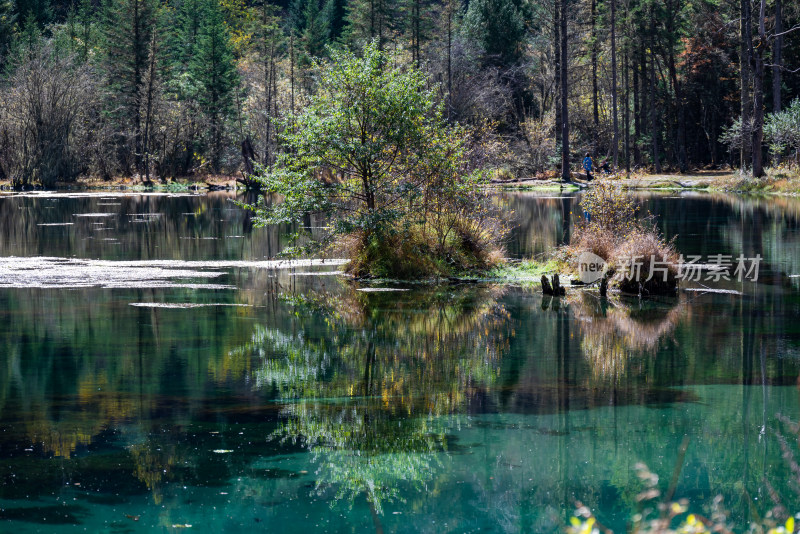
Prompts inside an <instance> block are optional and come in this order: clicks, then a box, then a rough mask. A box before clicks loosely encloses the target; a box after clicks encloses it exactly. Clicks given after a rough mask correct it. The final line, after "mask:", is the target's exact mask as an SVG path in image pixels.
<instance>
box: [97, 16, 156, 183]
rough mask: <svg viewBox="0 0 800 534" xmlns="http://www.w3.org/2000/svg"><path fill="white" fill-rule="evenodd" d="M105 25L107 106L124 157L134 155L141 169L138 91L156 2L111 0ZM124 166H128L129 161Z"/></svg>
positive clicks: (103, 44)
mask: <svg viewBox="0 0 800 534" xmlns="http://www.w3.org/2000/svg"><path fill="white" fill-rule="evenodd" d="M102 26H103V27H102V43H101V44H102V49H103V50H104V52H105V55H106V57H105V61H104V62H103V68H104V70H105V74H106V83H107V87H108V99H107V105H108V108H109V112H110V113H111V114H112V116H113V117H114V118H115V119H116V122H117V128H118V132H119V133H120V135H121V137H122V138H123V140H124V145H125V146H124V150H123V152H125V153H126V154H125V159H126V160H129V158H130V157H131V156H132V160H133V164H134V168H135V169H136V170H137V171H141V164H142V154H143V146H142V128H141V113H140V109H139V108H140V104H139V93H140V91H141V88H142V79H143V77H144V75H145V71H146V68H147V59H148V55H149V48H150V36H151V33H152V31H153V28H154V26H155V5H154V2H153V0H108V2H107V4H106V5H105V9H104V12H103V21H102ZM124 166H125V167H129V164H126V165H124ZM126 170H130V169H126Z"/></svg>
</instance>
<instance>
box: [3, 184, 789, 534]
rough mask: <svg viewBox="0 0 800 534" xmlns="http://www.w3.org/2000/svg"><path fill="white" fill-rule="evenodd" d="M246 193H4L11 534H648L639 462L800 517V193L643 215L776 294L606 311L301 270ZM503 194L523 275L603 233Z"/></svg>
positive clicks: (550, 202) (708, 502)
mask: <svg viewBox="0 0 800 534" xmlns="http://www.w3.org/2000/svg"><path fill="white" fill-rule="evenodd" d="M231 198H232V197H231V196H230V195H228V194H223V193H214V194H209V195H190V194H173V195H170V194H138V193H122V192H121V193H111V192H103V193H90V194H89V193H87V194H78V193H74V194H72V193H63V194H53V193H48V194H20V195H10V194H6V195H0V457H1V458H2V462H1V463H0V525H2V527H1V528H0V530H2V531H7V532H15V533H18V534H22V533H27V532H48V533H51V532H53V533H57V532H78V531H80V532H83V531H88V532H114V533H122V532H153V531H162V532H175V531H183V529H188V530H186V531H187V532H252V531H254V530H255V531H279V532H287V533H291V532H302V533H308V532H337V533H338V532H342V533H344V532H368V531H371V532H437V533H438V532H558V531H562V530H563V528H564V526H565V525H566V524H568V521H569V518H570V517H571V516H572V515H573V513H574V511H575V509H576V508H577V507H578V506H580V505H581V504H582V505H585V506H587V507H589V508H590V509H591V510H592V511H593V512H594V513H595V514H596V516H597V518H598V519H599V520H600V521H601V522H602V523H603V524H604V525H606V526H607V527H609V528H611V529H613V530H614V531H616V532H622V531H624V530H625V528H626V524H627V523H628V522H629V521H630V518H631V516H632V515H633V514H634V513H636V512H637V511H639V510H640V508H641V507H642V506H643V504H642V503H640V502H639V501H638V500H637V495H639V494H640V492H642V491H643V490H644V489H645V485H644V483H643V482H642V480H641V479H640V478H639V477H638V476H637V465H638V464H640V463H641V464H644V465H646V466H647V467H648V468H649V470H650V471H651V472H652V473H653V474H655V475H657V477H658V480H657V482H655V481H654V483H655V484H656V487H657V488H659V489H660V491H661V493H662V495H663V494H664V493H667V492H669V491H674V498H675V499H679V498H685V499H688V503H689V508H690V511H694V512H696V513H701V514H705V515H711V513H712V507H713V506H715V502H716V503H717V504H716V505H717V506H721V507H723V508H724V509H725V510H726V512H727V514H728V516H729V521H730V522H731V523H732V524H736V525H739V527H740V528H739V530H742V528H741V527H743V526H746V525H747V523H748V521H749V518H751V517H753V516H761V517H763V516H764V515H766V514H767V513H768V512H770V511H772V510H775V509H778V508H779V507H780V508H779V511H778V514H779V515H780V513H782V512H780V509H782V510H785V511H788V512H789V513H792V514H793V513H796V512H800V467H798V463H800V462H799V461H798V456H800V447H799V446H798V439H799V438H800V426H799V425H800V384H799V383H798V375H799V374H800V320H799V319H798V318H799V317H800V278H798V276H800V200H798V199H792V198H756V197H753V198H739V197H732V196H724V195H710V194H697V193H693V194H683V195H642V196H641V197H640V201H641V203H642V205H643V207H644V209H645V210H646V211H649V212H650V213H652V214H653V215H654V216H656V217H657V219H656V220H657V224H658V226H659V228H660V229H661V231H662V232H663V233H664V235H665V236H667V237H668V238H672V237H673V236H676V237H675V245H676V247H677V249H678V250H679V251H680V252H681V253H683V254H685V255H699V256H702V257H704V258H708V257H710V256H713V255H715V254H723V255H730V256H731V257H732V258H734V259H735V258H736V257H737V256H739V255H743V256H746V257H748V258H752V257H755V256H756V255H760V257H761V258H762V260H761V263H760V269H759V273H758V279H757V281H752V280H744V281H736V280H717V281H706V280H701V281H699V282H693V283H690V284H689V286H688V288H687V289H689V290H687V291H682V292H681V294H680V296H678V297H675V298H666V297H663V298H657V299H644V300H639V299H638V298H634V297H614V298H612V299H610V300H609V301H601V300H599V298H598V297H597V295H596V294H595V293H592V292H588V291H571V292H570V293H569V294H568V296H567V297H566V298H563V299H553V298H549V297H543V296H542V295H541V293H540V292H539V291H538V290H536V289H535V288H532V287H526V285H525V284H519V285H499V284H490V283H480V284H466V283H465V284H443V285H438V286H431V285H424V284H412V285H408V284H407V285H403V284H377V285H362V284H359V283H356V282H353V281H349V280H347V279H345V278H343V277H341V276H339V275H337V272H338V271H339V270H340V269H341V268H342V266H341V262H337V261H336V258H325V259H324V260H320V261H317V262H286V261H283V262H281V261H274V260H275V259H276V255H277V253H278V252H279V251H280V250H281V248H282V247H283V246H284V245H285V244H286V241H287V240H286V237H285V233H286V229H282V228H266V229H263V228H254V227H253V224H252V220H251V218H250V216H249V214H248V213H247V212H245V211H243V210H241V209H240V208H238V207H237V206H236V205H235V204H233V203H232V202H230V199H231ZM497 200H498V202H500V203H501V204H502V205H503V206H504V207H505V208H507V209H508V210H509V211H513V213H514V219H515V222H516V224H517V228H516V230H515V231H514V232H513V234H512V235H511V236H510V237H509V239H508V243H507V251H508V255H509V256H511V257H514V258H522V257H530V256H532V255H541V254H542V253H544V252H546V251H549V250H551V249H552V248H553V247H554V246H557V245H559V244H561V243H563V242H565V241H567V240H568V239H569V236H570V235H571V232H573V231H574V222H575V217H576V215H577V214H579V213H580V209H579V207H578V204H577V198H576V197H574V196H558V195H550V196H546V195H542V194H533V193H503V194H498V196H497ZM322 224H324V222H321V221H317V220H314V219H311V218H309V220H308V221H306V225H307V226H309V227H312V228H313V227H315V226H320V225H322ZM376 288H380V289H382V290H381V291H375V289H376ZM365 290H366V291H365ZM673 481H674V483H673ZM670 487H672V489H671V490H670ZM718 496H721V497H722V500H721V501H718V500H717V497H718ZM720 503H721V504H720Z"/></svg>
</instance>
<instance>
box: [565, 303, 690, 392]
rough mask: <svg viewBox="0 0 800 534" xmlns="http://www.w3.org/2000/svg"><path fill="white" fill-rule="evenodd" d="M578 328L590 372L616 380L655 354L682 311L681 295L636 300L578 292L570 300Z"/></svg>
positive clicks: (682, 313) (602, 377)
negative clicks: (599, 297)
mask: <svg viewBox="0 0 800 534" xmlns="http://www.w3.org/2000/svg"><path fill="white" fill-rule="evenodd" d="M570 309H571V310H572V312H573V314H574V316H575V318H576V319H578V321H577V322H578V325H579V327H580V330H581V350H582V351H583V353H584V355H585V357H586V358H587V360H588V361H589V363H590V366H591V370H592V376H593V378H595V379H600V380H609V379H610V380H612V381H618V380H620V379H621V378H622V377H623V376H625V374H626V373H627V372H629V371H630V369H629V367H630V365H633V364H641V363H642V361H643V357H644V356H647V355H651V354H655V353H656V351H657V350H658V349H659V347H660V345H661V343H662V342H663V340H664V338H665V337H666V336H668V335H670V334H671V333H672V332H673V331H674V330H675V327H676V326H677V324H678V323H679V322H680V321H681V319H682V318H683V317H684V316H685V314H686V307H685V303H684V302H683V299H680V300H668V301H654V300H648V301H636V302H635V304H633V305H628V304H627V303H626V302H625V301H624V300H623V299H620V298H615V299H610V300H609V299H598V298H596V297H595V296H594V295H592V294H590V293H587V292H581V293H580V294H578V295H577V296H576V297H575V298H573V299H572V300H571V302H570Z"/></svg>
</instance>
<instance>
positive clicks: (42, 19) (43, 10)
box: [14, 0, 53, 30]
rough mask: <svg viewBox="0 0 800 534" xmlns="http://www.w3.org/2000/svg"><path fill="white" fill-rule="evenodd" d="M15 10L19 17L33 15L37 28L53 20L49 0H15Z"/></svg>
mask: <svg viewBox="0 0 800 534" xmlns="http://www.w3.org/2000/svg"><path fill="white" fill-rule="evenodd" d="M15 4H16V5H15V10H14V11H15V12H16V13H17V16H18V17H19V18H25V19H26V20H27V18H28V16H29V15H32V16H33V19H34V20H35V21H36V25H37V26H38V27H39V29H40V30H41V29H44V27H45V26H46V25H47V24H48V23H50V22H52V21H53V8H52V6H51V5H50V0H16V2H15Z"/></svg>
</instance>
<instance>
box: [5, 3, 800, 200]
mask: <svg viewBox="0 0 800 534" xmlns="http://www.w3.org/2000/svg"><path fill="white" fill-rule="evenodd" d="M370 43H374V44H375V46H377V48H378V49H379V50H380V51H382V52H386V53H387V54H389V56H387V57H390V58H391V61H393V62H395V63H396V65H394V67H399V68H412V67H413V68H416V69H419V70H421V71H422V72H424V73H425V75H426V79H427V82H426V83H427V84H428V86H429V89H430V90H431V91H433V93H434V94H435V95H436V98H437V99H438V100H439V104H441V105H442V108H443V109H444V110H445V115H446V117H445V118H446V120H447V121H448V122H450V123H451V124H454V125H455V124H458V125H460V126H463V127H465V128H469V129H470V132H471V136H472V138H473V140H474V141H475V143H476V144H477V145H479V146H481V147H482V148H483V150H482V151H481V154H482V157H483V158H484V160H485V162H484V163H485V164H486V165H487V166H489V167H490V168H491V169H493V173H494V176H496V177H497V178H498V179H510V178H519V177H532V176H548V175H549V176H559V175H560V176H561V177H562V178H564V179H568V178H569V177H570V172H573V173H574V172H577V171H578V170H579V167H580V162H581V160H582V159H583V156H584V154H585V153H589V154H591V155H592V156H593V157H594V158H595V159H596V160H605V159H607V160H608V161H609V162H610V163H611V165H612V166H613V167H614V168H615V169H620V170H622V169H625V170H631V169H634V170H636V169H640V170H642V171H644V172H655V173H662V172H687V171H690V170H692V169H717V168H723V167H724V168H727V167H729V168H731V169H742V170H743V171H744V172H745V173H747V174H752V175H754V176H761V175H763V174H764V173H765V167H773V166H777V165H780V164H784V165H786V164H792V163H793V162H794V163H795V164H796V159H797V157H798V155H797V153H798V148H800V103H798V101H797V100H795V99H796V98H797V97H798V96H800V68H798V67H800V4H798V3H796V2H785V0H770V1H769V2H768V1H766V0H760V1H758V2H753V1H751V0H741V1H729V0H728V1H726V0H662V1H657V0H469V1H467V0H288V1H287V0H280V1H278V2H277V3H270V2H267V1H263V2H259V1H258V0H71V1H69V0H0V73H2V74H0V102H2V106H0V180H6V181H10V182H11V184H12V185H14V186H16V187H25V186H30V185H39V186H44V187H50V186H54V185H56V184H63V183H69V182H72V181H75V180H77V179H78V178H80V177H83V176H92V177H97V178H100V179H106V180H110V179H113V178H116V177H120V176H135V177H139V178H141V179H142V180H143V181H144V182H145V183H153V182H154V181H156V180H162V181H164V180H167V179H169V178H175V177H199V176H204V175H219V174H222V175H236V176H242V175H245V176H246V175H247V174H248V173H252V172H254V168H258V166H260V165H263V166H269V165H271V164H274V162H275V161H276V158H277V156H278V153H279V152H280V150H281V144H280V136H281V135H282V132H283V131H284V130H285V129H286V127H287V117H291V116H293V115H294V114H296V113H299V112H301V111H302V110H303V109H304V108H305V106H307V104H308V103H309V101H310V98H311V97H312V96H313V95H314V94H315V92H316V91H317V89H318V86H319V83H318V82H319V69H320V65H321V63H320V61H323V60H325V59H326V58H330V57H333V56H335V52H336V50H341V49H346V50H350V51H353V52H355V53H357V54H358V53H360V52H361V51H363V50H364V49H365V47H366V46H367V45H369V44H370Z"/></svg>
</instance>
